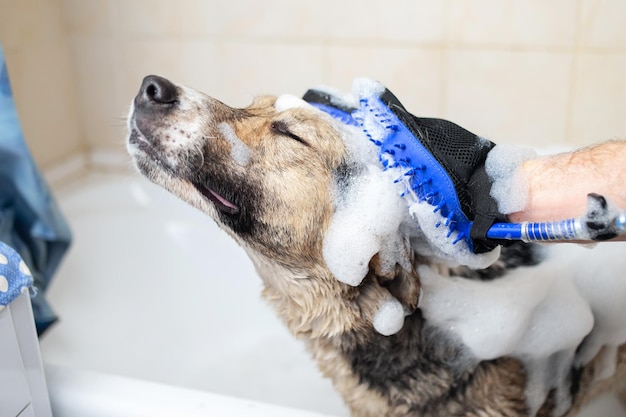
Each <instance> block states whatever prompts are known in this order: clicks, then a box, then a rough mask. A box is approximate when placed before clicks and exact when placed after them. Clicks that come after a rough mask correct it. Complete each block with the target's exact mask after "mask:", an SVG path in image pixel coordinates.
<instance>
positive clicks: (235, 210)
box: [207, 188, 239, 213]
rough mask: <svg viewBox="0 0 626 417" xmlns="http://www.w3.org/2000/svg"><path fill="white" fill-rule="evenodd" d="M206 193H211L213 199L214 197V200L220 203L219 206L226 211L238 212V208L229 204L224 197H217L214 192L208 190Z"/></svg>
mask: <svg viewBox="0 0 626 417" xmlns="http://www.w3.org/2000/svg"><path fill="white" fill-rule="evenodd" d="M207 191H208V192H209V193H211V195H212V196H213V197H215V199H216V200H217V201H219V202H220V204H222V205H223V206H224V207H226V208H227V209H228V211H231V212H232V213H236V212H238V211H239V207H237V206H236V205H234V204H233V203H231V202H230V201H228V200H226V199H225V198H224V197H222V196H221V195H219V194H218V193H216V192H215V191H213V190H211V189H210V188H207Z"/></svg>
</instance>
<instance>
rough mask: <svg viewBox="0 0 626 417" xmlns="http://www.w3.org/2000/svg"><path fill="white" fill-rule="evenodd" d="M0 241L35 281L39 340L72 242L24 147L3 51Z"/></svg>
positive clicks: (51, 318) (0, 59)
mask: <svg viewBox="0 0 626 417" xmlns="http://www.w3.org/2000/svg"><path fill="white" fill-rule="evenodd" d="M0 241H3V242H5V243H6V244H7V245H9V246H11V247H12V248H13V249H15V250H16V251H17V252H18V253H19V254H20V256H21V257H22V259H23V260H24V261H25V262H26V264H27V265H28V267H29V268H30V271H31V272H32V275H33V278H34V287H35V294H36V295H34V296H33V298H32V300H31V301H32V305H33V313H34V316H35V322H36V325H37V331H38V333H39V334H41V333H42V332H43V331H44V330H45V329H46V328H47V327H48V326H49V325H50V324H52V323H53V322H54V321H56V319H57V318H56V316H55V314H54V313H53V312H52V310H51V309H50V307H49V305H48V303H47V302H46V300H45V298H44V292H45V290H46V288H47V287H48V285H49V283H50V280H51V279H52V276H53V274H54V272H55V271H56V269H57V267H58V266H59V263H60V261H61V259H62V257H63V256H64V254H65V252H66V251H67V248H68V247H69V244H70V241H71V233H70V229H69V227H68V225H67V223H66V222H65V219H64V218H63V215H62V214H61V211H60V210H59V208H58V206H57V204H56V202H55V200H54V198H53V196H52V194H51V192H50V190H49V188H48V186H47V184H46V183H45V181H44V179H43V177H42V176H41V173H40V172H39V170H38V169H37V167H36V166H35V163H34V161H33V159H32V156H31V154H30V152H29V150H28V148H27V146H26V143H25V141H24V136H23V134H22V128H21V126H20V123H19V120H18V115H17V111H16V108H15V103H14V101H13V94H12V91H11V85H10V84H9V75H8V72H7V68H6V65H5V60H4V54H3V52H2V46H1V45H0Z"/></svg>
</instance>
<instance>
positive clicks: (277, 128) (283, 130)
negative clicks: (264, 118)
mask: <svg viewBox="0 0 626 417" xmlns="http://www.w3.org/2000/svg"><path fill="white" fill-rule="evenodd" d="M270 128H271V129H272V130H273V131H274V132H276V133H279V134H281V135H283V136H287V137H289V138H291V139H293V140H295V141H298V142H300V143H301V144H303V145H306V146H309V144H308V143H307V142H306V141H305V140H303V139H302V138H301V137H300V136H298V135H296V134H295V133H293V132H292V131H290V130H289V128H288V127H287V124H286V123H285V122H281V121H280V120H279V121H276V122H272V125H271V126H270Z"/></svg>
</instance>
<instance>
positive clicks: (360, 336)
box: [128, 76, 626, 417]
mask: <svg viewBox="0 0 626 417" xmlns="http://www.w3.org/2000/svg"><path fill="white" fill-rule="evenodd" d="M128 125H129V137H128V150H129V152H130V154H131V155H132V157H133V159H134V162H135V164H136V166H137V167H138V169H139V171H140V172H141V173H142V174H143V175H145V176H146V177H147V178H148V179H150V180H151V181H153V182H155V183H157V184H159V185H161V186H162V187H164V188H165V189H167V190H169V191H170V192H172V193H173V194H175V195H177V196H178V197H180V198H181V199H183V200H184V201H186V202H187V203H189V204H191V205H192V206H194V207H196V208H198V209H200V210H202V211H203V212H205V213H206V214H208V215H209V216H211V217H212V218H213V219H214V220H215V221H216V222H217V223H218V224H219V225H220V226H221V227H222V228H223V229H224V230H225V231H227V232H228V233H229V234H230V235H231V236H232V237H233V238H234V239H235V240H236V241H237V242H238V243H239V244H240V245H241V246H242V247H243V248H244V249H245V250H246V252H247V253H248V255H249V256H250V258H251V259H252V261H253V263H254V265H255V267H256V270H257V272H258V274H259V275H260V277H261V279H262V280H263V283H264V291H263V296H264V297H265V299H266V300H267V301H269V303H271V304H272V306H273V307H274V308H275V310H276V312H277V313H278V316H279V317H280V318H281V319H282V320H283V321H284V323H285V324H286V325H287V327H288V328H289V330H290V331H291V332H292V333H293V334H294V335H295V336H296V337H298V338H300V339H301V340H303V341H304V343H306V345H307V347H308V349H309V350H310V352H311V354H312V356H313V358H314V359H315V360H316V362H317V364H318V366H319V368H320V369H321V371H322V372H323V374H324V375H325V376H327V377H329V378H331V379H332V381H333V383H334V386H335V387H336V389H337V390H338V391H339V392H340V394H341V395H342V396H343V398H344V400H345V402H346V404H347V405H348V407H349V408H350V411H351V413H352V414H353V415H354V416H360V417H365V416H372V417H373V416H376V417H379V416H482V417H487V416H511V417H513V416H515V417H517V416H529V415H539V416H551V415H564V414H569V415H572V414H573V413H574V412H575V411H576V410H577V409H578V408H579V407H580V406H581V405H582V404H585V403H586V402H588V401H589V399H590V398H592V397H593V396H594V395H595V394H596V393H597V392H601V391H602V390H604V389H606V388H607V387H615V386H616V382H617V381H620V380H621V379H623V376H624V363H625V362H626V349H624V348H623V347H619V348H617V347H616V348H614V349H608V348H605V347H603V346H600V347H599V348H598V349H599V350H594V351H593V358H590V359H588V360H586V361H585V362H584V363H580V361H576V360H574V359H575V358H574V356H572V357H569V356H567V355H565V356H567V357H568V360H566V361H563V360H560V359H559V358H562V357H563V355H560V354H558V355H557V354H554V355H550V357H547V358H545V361H544V362H541V363H542V364H543V365H542V366H543V369H542V370H543V371H545V372H543V373H541V377H540V378H539V377H537V372H533V370H532V369H531V368H530V367H529V366H528V362H526V361H524V360H523V358H520V357H515V355H502V356H501V357H495V358H489V359H486V360H481V359H480V358H475V357H472V355H471V354H468V352H467V348H466V347H465V346H464V344H463V341H462V340H459V339H458V338H455V337H453V336H451V335H450V334H448V333H447V332H446V331H445V329H442V328H441V326H433V325H431V323H430V322H429V320H428V318H427V317H426V316H425V314H424V311H423V309H422V308H421V305H420V296H421V293H422V290H423V285H422V278H425V277H422V276H421V273H420V272H418V269H420V267H421V266H428V267H429V268H430V269H429V270H430V271H438V272H437V273H438V274H441V275H442V276H454V277H456V279H462V280H467V281H468V282H469V281H471V282H489V281H493V280H497V279H500V278H502V277H505V276H507V274H509V273H510V272H511V271H514V270H515V271H519V270H523V271H532V270H533V268H535V267H536V265H539V264H541V263H542V262H543V257H544V255H542V253H541V252H542V251H541V249H538V248H537V247H536V246H531V245H526V244H518V245H513V246H510V247H508V248H504V249H503V250H502V253H501V256H500V259H499V260H498V261H497V262H496V263H494V264H493V265H492V266H490V267H488V268H486V269H480V270H472V269H469V268H466V267H454V268H452V267H449V266H447V265H445V264H443V263H441V262H438V261H437V260H436V259H431V258H429V257H428V256H427V255H425V254H423V253H421V252H419V251H418V250H416V248H414V247H413V241H412V240H411V239H408V238H405V237H403V236H398V239H397V242H399V243H398V245H400V250H396V251H395V252H396V254H397V253H400V255H399V256H400V258H394V261H393V262H392V264H391V266H390V262H389V259H386V258H385V256H384V254H383V253H375V254H374V255H373V256H371V258H370V259H368V262H367V263H366V264H365V265H361V266H362V267H363V268H364V269H363V270H364V271H365V272H364V273H363V277H361V278H362V279H360V280H359V283H358V285H348V284H346V283H343V282H340V281H339V280H337V279H336V277H335V276H334V275H333V273H332V272H331V270H330V269H329V267H328V265H327V258H326V257H325V256H324V244H325V243H324V242H325V238H326V235H327V233H328V231H329V228H331V225H332V220H333V216H334V214H335V212H336V210H337V201H338V199H342V198H344V199H345V198H350V197H349V196H350V193H349V188H350V186H351V180H350V178H351V176H353V175H354V173H355V171H358V170H359V167H358V164H355V161H353V156H352V153H351V151H350V149H349V145H347V144H346V141H345V136H346V132H345V131H344V130H343V129H345V128H344V127H342V126H340V125H339V124H338V123H336V122H335V121H333V119H332V118H331V117H329V116H328V115H326V114H325V113H323V112H322V111H320V110H318V109H315V108H313V107H311V106H307V105H306V103H304V102H302V101H300V100H298V99H296V98H295V97H291V96H280V97H272V96H263V97H258V98H256V99H255V100H254V102H253V103H252V104H251V105H250V106H249V107H247V108H244V109H235V108H231V107H229V106H227V105H225V104H223V103H221V102H220V101H218V100H216V99H214V98H211V97H209V96H207V95H204V94H202V93H199V92H197V91H195V90H193V89H190V88H187V87H183V86H180V85H176V84H174V83H172V82H170V81H168V80H166V79H164V78H161V77H157V76H149V77H146V78H145V79H144V81H143V83H142V85H141V88H140V91H139V93H138V95H137V96H136V98H135V99H134V101H133V104H132V108H131V112H130V116H129V122H128ZM398 233H400V232H398ZM352 238H353V239H355V240H359V239H361V237H360V236H353V237H352ZM215 261H216V262H217V261H219V260H215ZM420 271H423V270H420ZM524 273H528V272H524ZM429 279H430V280H432V277H430V278H429ZM216 285H219V283H216ZM389 299H395V300H397V301H398V302H399V303H400V305H401V308H402V311H403V315H404V316H405V317H404V321H403V323H402V324H401V328H400V329H399V330H398V331H394V332H389V333H390V334H387V335H384V334H381V332H380V331H377V330H376V329H375V328H374V326H373V322H374V321H375V319H376V315H377V314H378V312H379V309H380V306H381V304H383V303H384V300H389ZM583 347H584V346H582V343H581V346H577V349H576V351H572V355H576V354H577V353H576V352H578V351H580V350H584V349H582V348H583ZM607 358H608V359H607ZM607 362H608V363H609V365H608V367H607V365H606V363H607ZM563 364H565V365H566V366H563ZM607 369H610V372H607V371H606V370H607ZM537 386H539V387H540V388H536V387H537ZM537 392H539V394H537ZM537 399H539V400H537Z"/></svg>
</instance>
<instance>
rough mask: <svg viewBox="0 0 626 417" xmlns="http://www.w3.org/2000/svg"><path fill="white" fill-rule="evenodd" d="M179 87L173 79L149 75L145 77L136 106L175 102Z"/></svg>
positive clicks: (136, 98) (136, 99)
mask: <svg viewBox="0 0 626 417" xmlns="http://www.w3.org/2000/svg"><path fill="white" fill-rule="evenodd" d="M177 99H178V89H177V88H176V86H175V85H174V83H172V82H171V81H169V80H167V79H165V78H163V77H159V76H158V75H148V76H147V77H145V78H144V79H143V82H142V83H141V88H140V89H139V93H138V94H137V97H135V106H136V107H146V106H155V105H156V106H158V105H164V104H172V103H175V102H176V100H177Z"/></svg>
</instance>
